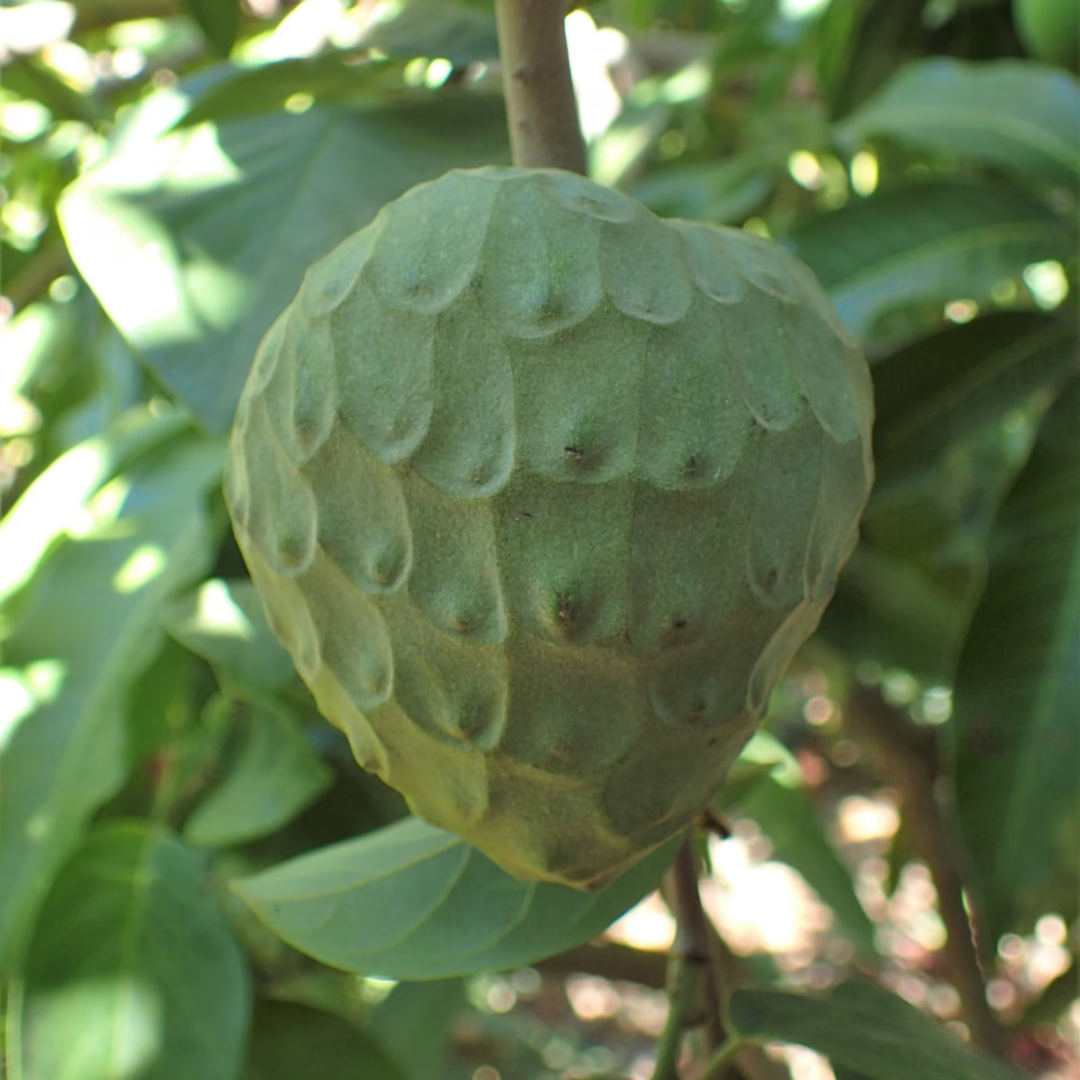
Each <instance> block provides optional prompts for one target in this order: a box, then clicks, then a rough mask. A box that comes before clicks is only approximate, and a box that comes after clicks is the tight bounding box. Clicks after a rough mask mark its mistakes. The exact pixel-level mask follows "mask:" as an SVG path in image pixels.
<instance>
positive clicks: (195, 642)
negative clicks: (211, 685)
mask: <svg viewBox="0 0 1080 1080" xmlns="http://www.w3.org/2000/svg"><path fill="white" fill-rule="evenodd" d="M164 621H165V629H166V630H168V631H169V633H170V634H172V636H173V637H174V638H176V640H177V641H179V642H180V643H181V644H182V645H184V646H186V647H187V648H188V649H190V650H191V651H192V652H193V653H195V655H196V656H201V657H202V658H203V659H204V660H206V661H207V662H208V663H210V664H211V665H212V666H213V667H214V668H215V669H216V670H217V671H218V673H219V675H220V676H221V677H222V678H223V679H224V681H225V683H226V685H236V686H240V687H246V688H249V689H252V690H278V689H280V688H281V687H282V686H285V685H286V684H287V683H289V682H291V681H292V680H293V679H294V678H295V677H296V669H295V668H294V667H293V662H292V660H291V659H289V654H288V653H287V652H286V651H285V650H284V649H283V648H282V647H281V645H280V644H279V643H278V640H277V638H276V637H274V634H273V632H272V631H271V629H270V627H269V626H268V625H267V622H266V615H265V614H264V613H263V607H262V604H261V603H260V601H259V597H258V594H257V593H256V592H255V586H254V585H252V584H251V582H250V581H248V580H245V579H240V580H235V581H222V580H221V579H220V578H212V579H211V580H209V581H204V582H203V583H202V584H201V585H200V586H199V588H198V589H197V590H196V591H195V592H194V593H191V594H189V595H188V596H184V597H181V598H180V599H178V600H176V601H174V602H173V603H172V604H170V605H169V607H168V608H167V609H166V611H165V616H164Z"/></svg>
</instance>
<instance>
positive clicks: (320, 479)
mask: <svg viewBox="0 0 1080 1080" xmlns="http://www.w3.org/2000/svg"><path fill="white" fill-rule="evenodd" d="M871 420H872V399H871V386H870V379H869V375H868V371H867V367H866V363H865V361H864V360H863V358H862V356H861V354H860V353H859V350H858V349H857V348H856V346H855V345H854V344H853V343H852V341H851V340H850V339H849V338H848V337H847V335H846V334H845V333H844V331H843V329H842V327H841V326H840V324H839V321H838V319H837V318H836V316H835V314H834V313H833V311H832V309H831V307H830V305H829V302H828V300H827V298H826V297H825V295H824V293H823V292H822V290H821V289H820V287H819V286H818V285H817V283H816V281H815V280H814V278H813V276H812V274H811V273H810V271H809V270H808V269H806V268H805V267H804V266H803V265H802V264H801V263H799V262H797V261H796V260H794V259H793V258H791V257H790V256H789V255H787V254H786V253H785V252H784V251H783V250H782V249H781V248H779V247H778V246H777V245H774V244H772V243H770V242H768V241H765V240H761V239H758V238H756V237H753V236H750V235H748V234H746V233H744V232H740V231H737V230H730V229H720V228H714V227H712V226H707V225H702V224H697V223H692V222H685V221H662V220H660V219H659V218H657V217H655V216H654V215H653V214H651V213H650V212H649V211H647V210H646V209H644V208H643V207H642V206H640V205H638V204H637V203H635V202H633V201H632V200H630V199H628V198H626V197H625V196H623V195H620V194H617V193H615V192H613V191H610V190H608V189H606V188H603V187H600V186H598V185H596V184H594V183H591V182H590V181H588V180H585V179H583V178H581V177H579V176H576V175H573V174H570V173H564V172H560V171H558V170H549V169H536V170H526V169H512V168H494V167H490V168H483V169H477V170H471V171H458V172H451V173H448V174H447V175H446V176H444V177H442V178H441V179H439V180H436V181H433V182H432V183H428V184H423V185H420V186H418V187H416V188H414V189H412V190H411V191H409V192H407V193H406V194H405V195H403V196H402V197H401V198H400V199H398V200H397V201H396V202H394V203H391V204H389V205H388V206H386V207H385V208H384V209H383V210H382V211H381V212H380V214H379V215H378V216H377V217H376V218H375V220H374V221H373V222H372V223H371V224H369V225H368V226H367V227H366V228H364V229H362V230H361V231H360V232H358V233H356V234H355V235H353V236H352V237H350V238H349V239H347V240H346V241H345V242H344V243H342V244H341V245H340V246H339V247H338V248H336V249H335V250H334V251H332V252H331V253H330V254H329V255H327V256H326V257H325V258H324V259H323V260H322V261H320V262H318V263H316V264H315V265H314V266H313V267H312V268H311V269H310V270H309V271H308V273H307V276H306V277H305V279H304V283H303V285H302V286H301V289H300V291H299V293H298V295H297V297H296V299H295V300H294V301H293V303H292V304H291V305H290V306H289V307H288V308H287V309H286V310H285V312H284V313H283V314H282V315H281V317H280V318H279V319H278V320H277V322H276V323H275V324H274V325H273V327H272V328H271V329H270V330H269V332H268V333H267V335H266V337H265V339H264V340H263V342H262V345H261V346H260V348H259V351H258V355H257V357H256V360H255V364H254V367H253V369H252V372H251V375H250V378H249V380H248V383H247V386H246V388H245V391H244V394H243V397H242V400H241V402H240V406H239V409H238V411H237V416H236V422H235V426H234V431H233V437H232V444H231V449H230V454H229V460H228V465H227V472H226V496H227V501H228V504H229V508H230V513H231V515H232V518H233V522H234V525H235V530H236V535H237V538H238V541H239V544H240V547H241V550H242V551H243V554H244V557H245V559H246V560H247V563H248V566H249V568H250V571H251V576H252V578H253V580H254V582H255V585H256V587H257V588H258V591H259V594H260V596H261V597H262V600H263V604H264V606H265V608H266V611H267V615H268V618H269V620H270V625H271V627H272V628H273V629H274V632H275V633H276V634H277V635H278V637H279V638H280V639H281V641H282V642H283V644H284V645H285V647H286V648H287V649H288V650H289V652H290V653H291V655H292V656H293V658H294V660H295V663H296V666H297V670H298V671H299V673H300V675H301V677H302V678H303V679H304V681H305V682H306V683H307V685H308V686H309V687H310V688H311V691H312V693H313V694H314V696H315V699H316V701H317V703H318V705H319V708H320V709H321V711H322V712H323V714H324V715H325V716H326V717H327V718H328V719H329V720H331V721H332V722H333V723H334V724H336V725H337V726H338V727H339V728H341V729H342V730H343V731H344V732H345V734H346V735H347V736H348V738H349V740H350V743H351V745H352V749H353V752H354V754H355V756H356V759H357V761H358V762H359V763H360V764H361V765H362V766H363V767H364V768H365V769H368V770H370V771H371V772H373V773H375V774H376V775H378V776H379V777H381V778H382V779H383V780H384V781H385V782H386V783H388V784H390V785H391V786H392V787H395V788H397V789H398V790H399V791H401V792H402V793H403V794H404V795H405V796H406V798H407V799H408V801H409V803H410V805H411V806H412V808H413V809H414V810H415V812H416V813H418V814H419V815H421V816H422V817H424V818H426V819H427V820H428V821H430V822H432V823H433V824H435V825H438V826H440V827H442V828H445V829H448V830H451V831H453V832H455V833H457V834H459V835H461V836H463V837H464V838H465V839H467V840H469V841H470V842H472V843H473V844H475V845H476V846H477V847H478V848H479V849H480V850H481V851H483V852H484V853H485V854H487V855H488V856H489V857H490V858H491V859H493V860H494V861H495V862H497V863H499V864H500V865H501V866H502V867H504V868H505V869H506V870H507V871H509V872H510V873H511V874H513V875H515V876H517V877H520V878H525V879H543V880H550V881H558V882H564V883H566V884H569V885H573V886H576V887H579V888H594V887H598V886H600V885H602V884H605V883H606V882H608V881H609V880H611V879H612V878H614V877H616V876H617V875H618V874H620V873H621V872H623V871H624V870H626V869H627V868H628V867H629V866H631V865H632V864H633V863H634V862H636V861H637V860H638V859H639V858H640V857H641V856H642V855H644V854H645V853H646V852H647V851H649V850H651V849H652V848H654V847H656V846H657V845H658V844H660V843H661V842H662V841H664V840H665V839H667V838H668V837H670V836H672V835H673V834H674V833H676V832H677V831H678V830H679V829H681V828H682V827H683V826H685V825H686V824H687V823H688V821H689V820H690V819H691V818H692V817H693V816H694V815H695V814H696V813H697V812H698V811H699V810H700V809H701V808H702V807H703V806H704V805H705V804H706V803H707V802H708V801H709V800H710V799H711V798H712V797H713V796H714V795H715V794H716V792H717V791H718V789H719V788H720V786H721V784H722V782H723V779H724V776H725V773H726V772H727V770H728V768H729V767H730V765H731V764H732V762H733V761H734V760H735V758H736V756H737V755H738V753H739V751H740V749H741V748H742V746H743V745H744V744H745V743H746V741H747V740H748V739H749V738H750V736H751V735H752V734H753V732H754V730H755V728H756V727H757V724H758V722H759V720H760V719H761V717H762V715H763V713H764V711H765V708H766V705H767V701H768V697H769V692H770V691H771V689H772V687H773V686H774V684H775V683H776V681H777V679H778V678H779V677H780V675H781V674H782V673H783V671H784V669H785V667H786V665H787V664H788V662H789V661H790V659H791V657H792V655H793V654H794V653H795V651H796V649H797V648H798V647H799V646H800V645H801V644H802V643H803V642H804V641H805V640H806V638H808V637H809V636H810V634H811V633H812V632H813V631H814V629H815V627H816V626H817V623H818V620H819V618H820V616H821V613H822V611H823V610H824V608H825V605H826V604H827V602H828V600H829V598H830V596H831V595H832V592H833V589H834V586H835V582H836V577H837V573H838V571H839V570H840V568H841V566H842V565H843V563H844V561H845V560H846V559H847V557H848V555H849V554H850V553H851V550H852V548H853V546H854V544H855V540H856V533H857V523H858V518H859V515H860V514H861V512H862V509H863V506H864V504H865V502H866V498H867V495H868V493H869V489H870V483H871V472H872V466H871V461H870V427H871Z"/></svg>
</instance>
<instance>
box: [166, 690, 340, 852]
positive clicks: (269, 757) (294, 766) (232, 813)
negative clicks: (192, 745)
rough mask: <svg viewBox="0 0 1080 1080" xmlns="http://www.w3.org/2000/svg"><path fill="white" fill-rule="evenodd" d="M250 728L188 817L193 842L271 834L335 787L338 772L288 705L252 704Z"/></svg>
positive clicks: (215, 843)
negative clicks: (233, 758)
mask: <svg viewBox="0 0 1080 1080" xmlns="http://www.w3.org/2000/svg"><path fill="white" fill-rule="evenodd" d="M246 728H247V730H246V733H245V738H244V742H243V746H242V747H241V749H240V752H239V754H238V755H237V758H236V761H235V762H234V763H233V765H232V768H231V769H230V770H229V771H228V772H227V773H226V774H225V778H224V780H222V782H221V783H220V784H219V785H218V786H217V787H216V788H214V789H213V791H211V792H210V794H209V795H207V796H206V798H204V799H203V800H202V802H200V803H199V805H198V806H197V807H196V808H195V811H194V813H192V815H191V817H190V818H188V821H187V824H186V825H185V827H184V839H185V840H186V841H187V842H188V843H189V844H193V845H195V846H196V847H231V846H233V845H236V844H242V843H246V842H247V841H249V840H255V839H258V838H259V837H262V836H267V835H268V834H270V833H272V832H275V831H276V830H277V829H279V828H281V826H283V825H286V824H288V822H290V821H291V820H292V819H293V818H294V817H296V815H297V814H299V813H300V812H301V811H302V810H303V809H304V808H305V807H307V806H309V805H310V804H311V803H312V802H313V801H314V800H315V799H317V798H318V797H319V795H321V794H322V792H324V791H325V790H326V789H327V788H328V787H329V786H330V783H331V781H332V779H333V773H332V772H331V770H330V769H329V768H328V767H327V766H326V765H324V764H323V763H322V762H321V761H320V760H319V758H318V756H317V755H316V753H315V751H314V749H313V748H312V746H311V744H310V743H309V742H308V741H307V740H306V739H305V738H304V735H303V732H302V731H301V730H300V728H299V726H298V724H297V721H296V718H295V717H294V716H293V715H291V714H290V713H289V712H288V711H287V710H286V709H285V708H284V707H283V706H277V707H275V709H274V710H273V711H271V710H270V709H267V708H264V707H261V706H253V707H252V708H251V709H250V712H249V715H248V716H247V717H246Z"/></svg>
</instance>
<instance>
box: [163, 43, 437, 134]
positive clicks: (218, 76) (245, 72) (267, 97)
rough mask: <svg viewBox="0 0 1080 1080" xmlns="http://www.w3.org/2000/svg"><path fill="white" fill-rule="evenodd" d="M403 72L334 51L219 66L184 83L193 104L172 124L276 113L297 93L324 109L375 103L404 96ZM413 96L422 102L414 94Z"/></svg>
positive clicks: (352, 52) (352, 51)
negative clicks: (263, 61)
mask: <svg viewBox="0 0 1080 1080" xmlns="http://www.w3.org/2000/svg"><path fill="white" fill-rule="evenodd" d="M403 70H404V65H403V64H402V63H401V62H400V61H397V60H394V61H390V60H385V59H381V60H372V59H369V58H367V57H366V55H365V54H364V53H363V52H358V51H357V50H356V49H331V50H329V51H327V52H323V53H319V54H317V55H316V56H302V57H290V58H289V59H286V60H274V61H271V62H270V63H266V64H259V65H257V66H255V67H251V66H247V65H244V66H241V65H238V64H221V65H219V66H218V67H216V68H213V69H211V70H210V71H209V72H207V73H206V75H204V76H203V80H204V81H199V82H196V81H195V80H188V81H186V82H185V83H184V84H183V88H184V91H185V92H186V94H187V95H188V97H189V98H190V99H191V100H190V104H189V106H188V107H187V108H186V109H185V110H183V111H181V112H180V113H179V115H178V117H177V118H176V120H175V122H174V125H173V126H174V127H176V128H186V127H194V126H195V125H197V124H202V123H206V122H207V121H213V122H215V123H220V122H221V121H224V120H237V119H240V118H243V117H252V116H259V115H262V114H265V113H270V112H275V111H277V110H280V109H283V108H284V107H285V103H286V102H288V101H289V99H290V98H292V97H293V96H294V95H296V94H305V95H308V96H309V97H310V98H311V99H312V100H313V101H317V102H319V103H320V104H323V105H327V104H344V103H348V104H350V105H353V106H360V105H368V106H371V105H377V104H378V103H379V102H380V101H385V99H386V98H387V97H389V96H390V95H391V94H394V93H396V94H399V95H400V94H402V92H403V90H404V84H403V80H402V72H403ZM421 93H423V92H421ZM413 98H414V100H420V99H419V98H418V97H416V95H413Z"/></svg>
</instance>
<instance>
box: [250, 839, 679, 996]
mask: <svg viewBox="0 0 1080 1080" xmlns="http://www.w3.org/2000/svg"><path fill="white" fill-rule="evenodd" d="M673 856H674V846H673V844H670V843H669V844H667V845H665V846H664V847H663V848H661V849H660V850H659V851H657V852H655V853H654V854H652V855H650V856H648V857H647V858H645V859H644V860H643V861H642V862H641V863H639V864H638V865H637V866H635V867H634V868H633V869H632V870H630V871H628V872H627V873H626V874H624V875H623V876H622V877H621V878H619V879H618V880H617V881H615V882H613V883H612V884H611V885H608V886H607V887H606V888H604V889H601V890H599V891H598V892H594V893H583V892H578V891H577V890H575V889H570V888H568V887H566V886H563V885H554V884H550V883H540V884H538V883H536V882H523V881H518V880H517V879H516V878H512V877H510V876H509V875H508V874H507V873H505V872H504V871H503V870H500V869H499V868H498V867H497V866H496V865H495V864H494V863H492V862H491V861H490V860H488V859H487V858H485V857H484V856H483V855H481V854H480V853H479V852H478V851H477V850H476V849H475V848H474V847H472V845H470V844H467V843H465V841H463V840H461V839H460V838H459V837H456V836H454V835H452V834H451V833H447V832H444V831H443V830H442V829H436V828H435V827H434V826H431V825H428V824H426V823H425V822H423V821H421V820H420V819H419V818H408V819H406V820H405V821H402V822H399V823H397V824H394V825H391V826H389V827H388V828H385V829H381V830H379V831H378V832H375V833H369V834H367V835H366V836H362V837H360V838H359V839H358V840H350V841H347V842H346V843H343V844H335V845H333V846H332V847H328V848H323V849H321V850H319V851H315V852H312V853H311V854H309V855H303V856H301V857H300V858H297V859H293V860H292V861H291V862H287V863H284V864H282V865H281V866H277V867H273V868H272V869H270V870H267V871H265V872H264V873H262V874H258V875H256V876H255V877H251V878H245V879H244V880H242V881H238V882H235V883H234V885H233V887H234V889H235V890H236V891H237V892H238V893H239V894H240V896H241V897H242V898H243V899H244V900H245V901H246V902H247V903H248V904H249V905H250V906H251V907H252V909H253V910H254V911H255V913H256V914H257V915H258V916H259V918H260V919H262V921H263V922H265V923H266V925H267V926H269V927H270V928H271V929H272V930H273V931H274V932H275V933H277V934H278V935H279V936H280V937H282V938H283V939H284V940H285V941H287V942H288V943H289V944H290V945H292V946H293V947H294V948H297V949H299V950H300V951H301V952H305V953H307V954H308V955H309V956H314V957H315V958H316V959H318V960H321V961H323V963H327V964H331V965H332V966H334V967H340V968H345V969H346V970H349V971H358V972H362V973H364V974H366V975H378V976H381V977H383V978H390V979H441V978H446V977H448V976H451V975H465V974H473V973H475V972H479V971H501V970H503V969H505V968H511V967H520V966H521V965H524V964H529V963H532V962H534V961H536V960H539V959H541V958H543V957H546V956H551V955H553V954H555V953H558V952H562V951H564V950H565V949H568V948H571V947H572V946H574V945H580V944H581V943H582V942H583V941H588V940H589V939H590V938H592V937H595V936H596V935H597V934H599V933H600V932H601V931H602V930H603V929H604V928H605V927H607V926H608V925H609V924H610V923H612V922H614V920H615V919H617V918H618V917H619V916H620V915H622V914H623V912H624V911H626V910H627V909H628V908H630V907H631V906H632V905H633V904H635V903H636V902H637V901H638V900H640V899H641V898H642V897H643V896H644V895H645V894H646V893H647V892H649V891H650V890H652V889H654V888H655V887H656V885H657V883H658V881H659V878H660V875H661V873H662V872H663V870H664V869H665V867H666V866H667V864H668V863H669V862H670V861H671V859H672V858H673Z"/></svg>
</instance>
